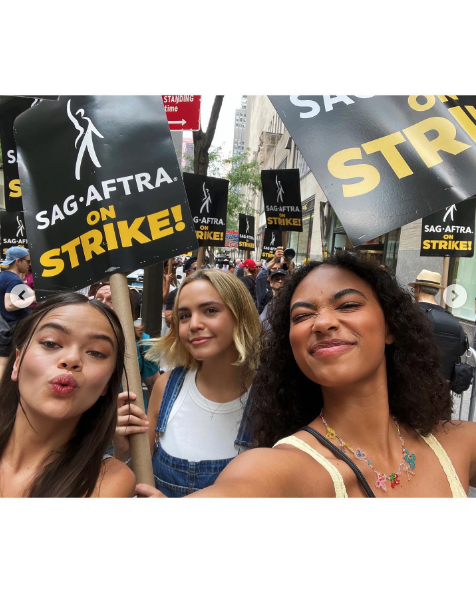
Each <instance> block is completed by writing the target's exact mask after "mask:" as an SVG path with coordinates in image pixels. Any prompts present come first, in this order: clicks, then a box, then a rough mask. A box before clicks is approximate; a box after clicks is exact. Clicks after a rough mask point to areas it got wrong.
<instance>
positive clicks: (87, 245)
mask: <svg viewBox="0 0 476 594" xmlns="http://www.w3.org/2000/svg"><path fill="white" fill-rule="evenodd" d="M101 243H102V233H101V231H99V229H92V230H91V231H88V232H87V233H83V235H81V245H82V246H83V252H84V259H85V260H86V262H87V261H88V260H91V258H92V257H93V254H96V255H98V256H99V254H104V252H105V251H106V250H105V249H104V248H103V247H101Z"/></svg>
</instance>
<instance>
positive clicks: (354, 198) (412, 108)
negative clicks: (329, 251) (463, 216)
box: [269, 95, 476, 246]
mask: <svg viewBox="0 0 476 594" xmlns="http://www.w3.org/2000/svg"><path fill="white" fill-rule="evenodd" d="M269 98H270V100H271V102H272V104H273V105H274V107H275V108H276V110H277V112H278V114H279V117H280V118H281V119H282V121H283V123H284V125H285V127H286V128H287V129H288V131H289V133H290V134H291V136H292V137H293V139H294V140H295V142H296V144H297V146H298V148H299V150H300V151H301V153H302V156H303V157H304V159H305V160H306V162H307V163H308V165H309V167H310V168H311V171H312V173H313V174H314V176H315V177H316V179H317V181H318V182H319V184H320V186H321V188H322V190H323V191H324V192H325V194H326V196H327V198H328V199H329V202H330V203H331V205H332V206H333V208H334V209H335V211H336V213H337V216H338V217H339V219H340V221H341V222H342V225H343V226H344V229H345V231H346V233H347V235H348V236H349V239H350V241H351V242H352V244H353V245H354V246H356V245H360V244H362V243H365V242H367V241H369V240H371V239H374V238H375V237H378V236H380V235H383V234H384V233H387V232H388V231H391V230H393V229H397V228H398V227H401V226H403V225H405V224H407V223H410V222H411V221H415V220H417V219H420V218H422V217H424V216H427V215H429V214H431V213H433V212H438V211H440V210H442V209H443V208H445V207H447V206H450V205H451V204H455V203H458V202H461V201H462V200H465V199H466V198H470V197H471V196H474V195H475V194H476V117H475V116H476V97H469V96H459V97H457V96H449V95H438V96H435V95H426V96H403V95H402V96H358V95H351V96H349V95H325V96H317V95H316V96H311V95H299V96H298V95H296V96H282V95H273V96H270V97H269Z"/></svg>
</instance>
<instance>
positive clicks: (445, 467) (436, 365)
mask: <svg viewBox="0 0 476 594" xmlns="http://www.w3.org/2000/svg"><path fill="white" fill-rule="evenodd" d="M268 319H269V321H270V326H271V328H270V332H269V334H267V336H266V339H265V344H264V348H263V351H262V355H261V368H260V371H259V373H258V375H257V377H256V379H255V382H254V389H253V403H254V422H255V436H256V444H257V445H258V446H261V447H258V448H256V449H253V450H251V451H249V452H246V453H244V454H243V455H242V456H239V457H238V458H237V459H236V460H234V461H233V462H232V463H231V464H230V465H229V466H228V467H227V468H226V469H225V470H224V472H223V473H222V474H221V475H220V477H219V478H218V480H217V481H216V483H215V485H214V486H213V487H210V488H209V489H204V490H203V491H201V492H200V496H203V497H206V496H209V497H210V496H213V497H233V496H238V497H273V496H274V497H334V496H340V497H364V496H365V495H366V493H367V494H369V491H366V490H364V487H363V486H362V483H361V482H360V481H359V480H358V478H357V476H356V474H355V473H354V470H353V469H352V468H351V467H350V466H349V465H348V463H347V462H345V461H343V460H342V459H341V454H342V452H344V453H345V454H346V455H347V456H348V459H349V460H350V461H351V462H353V463H354V466H355V467H356V468H357V470H358V471H360V473H361V475H362V477H363V478H364V479H365V480H366V481H367V485H370V486H371V489H372V491H373V493H374V494H375V496H376V497H451V496H453V497H465V496H466V493H467V491H468V487H469V485H471V486H476V425H475V424H474V423H465V422H456V423H452V422H449V421H450V418H451V407H452V404H451V397H450V392H449V387H448V384H447V383H446V381H445V380H444V379H443V377H442V374H441V367H440V359H439V353H438V351H437V347H436V345H435V343H434V340H433V338H432V335H431V331H430V328H429V325H428V323H427V321H426V319H425V317H424V315H423V314H422V313H421V312H420V311H419V310H418V307H417V306H416V305H415V304H414V303H413V302H412V299H411V297H410V295H409V294H408V293H406V292H405V291H404V290H403V289H402V288H401V287H400V286H399V285H398V284H397V282H396V281H395V280H394V279H393V278H392V277H391V276H390V275H388V274H387V273H386V272H385V271H383V270H381V269H379V268H378V267H376V266H374V265H373V264H370V263H365V262H362V261H360V260H358V259H357V258H355V257H354V256H352V255H350V254H343V255H336V256H332V257H330V258H329V259H327V260H325V261H323V262H311V263H309V264H307V265H306V266H303V267H302V268H301V269H299V270H298V271H296V272H295V273H294V274H293V275H290V277H289V278H288V279H287V281H286V283H285V285H284V287H283V288H282V289H281V290H280V292H279V294H278V295H277V297H276V298H275V299H274V300H273V304H272V310H271V313H270V316H269V318H268ZM305 426H308V428H309V429H310V431H311V432H308V430H307V429H306V430H304V429H303V428H304V427H305ZM315 435H317V436H318V437H320V439H321V440H322V438H325V437H326V436H327V438H328V443H331V444H332V445H334V446H337V447H336V448H335V449H334V450H332V449H329V447H328V445H327V442H326V444H323V443H321V441H320V440H318V439H317V438H316V437H315ZM287 436H291V437H289V438H287V439H283V438H286V437H287ZM273 446H274V447H273ZM137 491H138V492H140V493H142V494H147V495H149V496H157V493H156V492H155V491H154V490H153V489H151V488H148V487H147V486H146V485H140V486H138V487H137Z"/></svg>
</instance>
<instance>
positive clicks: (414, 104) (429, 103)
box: [408, 95, 436, 111]
mask: <svg viewBox="0 0 476 594" xmlns="http://www.w3.org/2000/svg"><path fill="white" fill-rule="evenodd" d="M418 97H424V98H425V99H426V102H425V103H423V104H421V103H418V101H417V99H418ZM435 102H436V99H435V96H434V95H410V97H408V105H409V106H410V107H411V108H412V109H413V110H415V111H426V110H427V109H431V108H432V107H433V105H435Z"/></svg>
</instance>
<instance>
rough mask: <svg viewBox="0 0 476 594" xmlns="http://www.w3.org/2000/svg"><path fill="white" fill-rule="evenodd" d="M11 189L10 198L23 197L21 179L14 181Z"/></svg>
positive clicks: (10, 184) (10, 186) (10, 185)
mask: <svg viewBox="0 0 476 594" xmlns="http://www.w3.org/2000/svg"><path fill="white" fill-rule="evenodd" d="M8 187H9V188H10V194H9V196H10V198H20V197H21V186H20V180H19V179H12V180H11V182H10V183H9V184H8Z"/></svg>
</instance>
